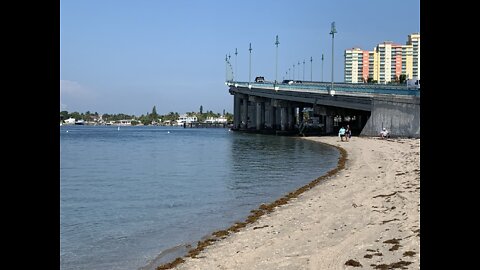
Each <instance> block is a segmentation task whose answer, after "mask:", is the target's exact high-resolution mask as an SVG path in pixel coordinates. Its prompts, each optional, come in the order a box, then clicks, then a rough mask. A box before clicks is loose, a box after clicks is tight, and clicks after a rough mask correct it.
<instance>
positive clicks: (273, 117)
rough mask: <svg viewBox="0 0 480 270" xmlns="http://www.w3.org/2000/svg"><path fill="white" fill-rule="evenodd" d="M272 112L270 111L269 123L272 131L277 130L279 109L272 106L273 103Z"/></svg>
mask: <svg viewBox="0 0 480 270" xmlns="http://www.w3.org/2000/svg"><path fill="white" fill-rule="evenodd" d="M269 108H270V111H269V122H270V127H271V128H272V129H274V130H275V129H277V123H276V122H277V120H276V118H277V117H276V116H277V113H276V110H277V108H275V107H274V106H272V103H270V106H269Z"/></svg>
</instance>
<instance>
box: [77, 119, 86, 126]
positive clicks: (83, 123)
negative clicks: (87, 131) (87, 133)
mask: <svg viewBox="0 0 480 270" xmlns="http://www.w3.org/2000/svg"><path fill="white" fill-rule="evenodd" d="M75 125H85V120H83V119H80V120H77V121H75Z"/></svg>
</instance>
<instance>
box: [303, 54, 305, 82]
mask: <svg viewBox="0 0 480 270" xmlns="http://www.w3.org/2000/svg"><path fill="white" fill-rule="evenodd" d="M303 80H304V81H305V59H303Z"/></svg>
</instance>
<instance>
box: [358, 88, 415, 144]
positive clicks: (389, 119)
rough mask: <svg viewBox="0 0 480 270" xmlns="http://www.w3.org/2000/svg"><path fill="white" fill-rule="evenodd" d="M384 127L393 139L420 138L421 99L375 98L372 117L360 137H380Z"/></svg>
mask: <svg viewBox="0 0 480 270" xmlns="http://www.w3.org/2000/svg"><path fill="white" fill-rule="evenodd" d="M384 127H385V128H387V130H388V131H390V135H391V136H392V137H411V138H419V137H420V98H419V97H411V98H406V99H398V98H396V99H395V100H394V99H392V98H375V99H374V100H373V102H372V111H371V116H370V118H369V119H368V121H367V123H366V125H365V127H364V128H363V130H362V132H361V133H360V136H362V135H364V136H378V135H379V134H380V131H381V130H382V128H384Z"/></svg>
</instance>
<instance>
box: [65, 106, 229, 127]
mask: <svg viewBox="0 0 480 270" xmlns="http://www.w3.org/2000/svg"><path fill="white" fill-rule="evenodd" d="M186 114H187V116H196V117H197V119H198V122H204V121H205V120H206V119H207V118H208V117H214V118H218V117H220V116H222V114H220V113H214V112H213V111H211V110H210V111H206V112H203V106H200V109H199V111H198V112H187V113H186ZM223 115H224V116H225V118H227V122H229V123H230V122H232V121H233V114H231V113H228V112H227V113H226V112H225V110H223ZM101 116H102V120H103V121H105V122H111V121H114V122H115V121H120V120H127V119H128V120H130V119H134V120H136V121H132V125H136V124H140V123H142V124H143V125H152V124H153V125H154V124H158V123H160V122H165V121H171V122H173V121H176V120H178V119H179V118H180V114H179V113H178V112H169V113H168V114H158V113H157V108H156V106H153V108H152V111H151V112H150V113H148V112H147V113H146V114H142V115H140V116H138V117H137V116H135V115H129V114H124V113H119V114H108V113H105V114H102V115H101ZM68 118H75V120H80V119H81V120H84V121H95V119H99V118H100V115H99V114H98V112H94V113H92V112H90V111H86V112H85V113H79V112H71V113H70V112H68V111H60V121H63V120H66V119H68Z"/></svg>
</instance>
